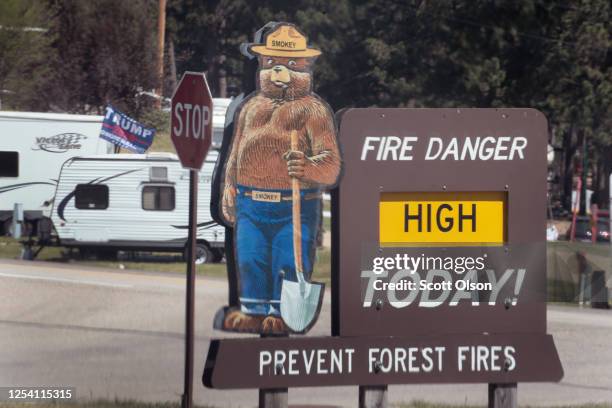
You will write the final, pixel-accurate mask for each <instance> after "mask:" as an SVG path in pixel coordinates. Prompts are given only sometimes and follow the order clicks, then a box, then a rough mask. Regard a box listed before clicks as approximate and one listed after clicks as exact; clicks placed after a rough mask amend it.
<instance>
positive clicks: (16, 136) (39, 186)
mask: <svg viewBox="0 0 612 408" xmlns="http://www.w3.org/2000/svg"><path fill="white" fill-rule="evenodd" d="M101 126H102V116H90V115H68V114H56V113H32V112H0V234H5V233H7V232H9V231H10V225H11V220H12V216H13V208H14V206H15V204H16V203H20V204H22V205H23V212H24V218H25V220H26V222H28V223H29V226H30V227H31V228H30V230H32V229H33V230H36V226H37V224H38V221H39V220H40V219H41V218H43V217H48V216H49V215H50V210H51V203H52V202H53V194H54V192H55V187H56V183H57V177H58V175H59V171H60V168H61V166H62V164H64V162H65V161H66V160H68V159H70V158H72V157H74V156H79V155H92V154H99V153H110V152H112V150H113V147H112V145H111V144H109V143H107V142H106V141H104V140H102V139H100V138H99V135H100V128H101Z"/></svg>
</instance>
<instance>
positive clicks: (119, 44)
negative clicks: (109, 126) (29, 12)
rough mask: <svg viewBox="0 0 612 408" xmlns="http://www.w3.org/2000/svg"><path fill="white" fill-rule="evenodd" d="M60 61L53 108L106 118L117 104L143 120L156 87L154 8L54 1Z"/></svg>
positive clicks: (141, 3)
mask: <svg viewBox="0 0 612 408" xmlns="http://www.w3.org/2000/svg"><path fill="white" fill-rule="evenodd" d="M51 4H52V6H53V9H54V10H55V11H56V18H57V24H56V25H55V29H54V32H55V37H56V41H55V42H54V44H53V46H54V47H55V49H56V50H57V53H58V56H59V58H58V60H57V64H56V65H55V66H54V73H55V87H54V89H53V91H52V94H53V100H54V107H55V109H57V110H62V111H67V112H75V113H76V112H97V113H100V112H102V110H103V108H104V106H106V105H107V104H113V105H115V106H117V107H118V108H120V109H123V110H124V111H127V112H128V113H131V114H134V115H138V114H140V113H141V112H142V111H144V110H145V109H146V108H148V107H149V106H150V105H151V103H152V100H151V99H150V98H149V97H146V96H140V95H141V93H142V92H143V91H151V90H152V89H153V88H154V86H155V75H156V74H155V60H154V57H155V34H156V33H155V31H154V29H153V27H155V20H156V9H155V7H154V6H155V5H156V3H155V4H153V3H152V2H150V1H147V0H131V1H122V0H91V1H78V0H51Z"/></svg>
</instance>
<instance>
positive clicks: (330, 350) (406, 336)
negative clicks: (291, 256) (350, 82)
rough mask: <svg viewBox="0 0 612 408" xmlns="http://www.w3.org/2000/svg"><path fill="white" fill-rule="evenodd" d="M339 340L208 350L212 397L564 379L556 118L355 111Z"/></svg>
mask: <svg viewBox="0 0 612 408" xmlns="http://www.w3.org/2000/svg"><path fill="white" fill-rule="evenodd" d="M337 119H338V122H339V137H338V139H339V142H340V148H341V150H342V155H343V169H342V171H343V174H342V182H341V183H340V184H339V186H338V187H337V188H336V189H334V190H333V191H332V291H331V297H332V299H331V300H332V337H290V338H267V339H254V338H251V339H223V340H213V341H212V342H211V346H210V349H209V354H208V357H207V361H206V367H205V372H204V377H203V382H204V384H205V385H206V386H208V387H213V388H282V387H300V386H325V385H383V384H410V383H469V382H479V383H517V382H528V381H559V380H560V379H561V377H562V376H563V369H562V367H561V363H560V361H559V357H558V354H557V351H556V348H555V345H554V342H553V339H552V337H551V336H550V335H547V334H546V246H545V229H546V220H545V214H546V169H547V167H546V146H547V136H548V129H547V122H546V118H545V117H544V116H543V115H542V114H541V113H540V112H538V111H536V110H533V109H378V108H377V109H347V110H344V111H342V112H341V113H340V114H338V115H337Z"/></svg>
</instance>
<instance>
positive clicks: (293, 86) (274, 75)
mask: <svg viewBox="0 0 612 408" xmlns="http://www.w3.org/2000/svg"><path fill="white" fill-rule="evenodd" d="M312 61H313V59H312V58H287V57H269V56H265V55H264V56H261V57H260V58H259V66H260V69H259V89H260V91H261V92H262V93H263V94H264V95H265V96H266V97H268V98H271V99H281V100H285V101H291V100H294V99H298V98H301V97H303V96H306V95H308V94H309V93H310V90H311V87H312V81H311V78H312V75H311V65H312Z"/></svg>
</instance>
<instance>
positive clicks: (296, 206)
mask: <svg viewBox="0 0 612 408" xmlns="http://www.w3.org/2000/svg"><path fill="white" fill-rule="evenodd" d="M298 149H299V147H298V132H297V130H292V131H291V150H293V151H297V150H298ZM291 198H292V200H291V203H292V208H291V210H292V211H291V215H292V218H293V220H292V221H293V259H294V261H295V272H296V274H297V275H298V280H302V279H303V274H304V271H303V269H302V265H303V264H302V206H301V200H300V180H299V179H297V178H295V177H294V178H293V179H292V180H291ZM300 275H301V276H300Z"/></svg>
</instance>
